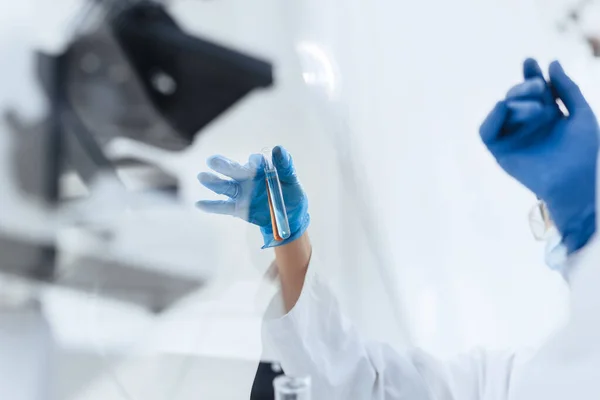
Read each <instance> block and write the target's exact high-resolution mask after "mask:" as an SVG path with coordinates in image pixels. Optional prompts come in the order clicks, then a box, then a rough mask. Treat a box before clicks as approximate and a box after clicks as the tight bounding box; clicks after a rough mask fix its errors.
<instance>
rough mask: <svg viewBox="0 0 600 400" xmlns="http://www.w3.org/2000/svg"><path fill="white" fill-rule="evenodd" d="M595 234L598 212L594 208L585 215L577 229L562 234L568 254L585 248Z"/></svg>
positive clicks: (566, 230) (567, 230)
mask: <svg viewBox="0 0 600 400" xmlns="http://www.w3.org/2000/svg"><path fill="white" fill-rule="evenodd" d="M595 232H596V210H595V207H592V208H591V209H589V210H588V211H587V212H586V213H585V214H584V216H583V218H582V219H581V220H580V221H579V222H578V224H577V227H576V228H575V227H574V228H571V229H565V232H562V243H563V244H564V246H565V247H566V248H567V253H568V254H571V253H574V252H576V251H577V250H580V249H581V248H583V247H584V246H585V245H586V244H587V243H588V242H589V240H590V239H591V237H592V236H593V235H594V233H595Z"/></svg>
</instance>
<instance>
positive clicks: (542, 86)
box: [506, 77, 547, 101]
mask: <svg viewBox="0 0 600 400" xmlns="http://www.w3.org/2000/svg"><path fill="white" fill-rule="evenodd" d="M546 89H547V86H546V82H545V81H544V79H543V78H539V77H536V78H531V79H527V80H526V81H525V82H522V83H519V84H518V85H515V86H513V87H512V88H511V89H510V90H509V91H508V93H507V94H506V99H507V100H516V99H539V100H540V101H541V100H542V99H543V96H544V91H545V90H546Z"/></svg>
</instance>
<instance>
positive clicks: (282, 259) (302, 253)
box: [274, 232, 312, 277]
mask: <svg viewBox="0 0 600 400" xmlns="http://www.w3.org/2000/svg"><path fill="white" fill-rule="evenodd" d="M274 250H275V260H276V264H277V268H278V271H279V275H280V277H284V276H298V275H304V274H306V270H307V269H308V264H309V262H310V257H311V255H312V244H311V243H310V239H309V237H308V233H306V232H305V233H304V234H302V236H300V237H299V238H298V239H297V240H294V241H293V242H289V243H285V244H283V245H281V246H278V247H275V248H274Z"/></svg>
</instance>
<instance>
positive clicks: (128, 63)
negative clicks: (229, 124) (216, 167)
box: [0, 1, 273, 311]
mask: <svg viewBox="0 0 600 400" xmlns="http://www.w3.org/2000/svg"><path fill="white" fill-rule="evenodd" d="M96 3H99V4H98V6H100V7H107V10H105V11H106V13H105V16H104V19H103V21H101V23H100V24H99V25H98V26H97V27H95V28H94V29H93V30H92V31H91V32H89V33H85V34H80V35H78V36H76V37H75V38H74V39H73V41H72V43H71V44H70V45H69V47H68V48H67V49H66V51H65V52H64V53H62V54H59V55H47V54H39V55H38V78H39V80H40V83H41V85H42V86H43V88H44V91H45V93H46V96H47V98H48V102H49V105H50V107H49V115H48V116H47V117H46V118H45V119H44V120H43V121H39V122H33V123H28V122H23V121H19V119H18V118H17V117H15V114H14V113H12V112H7V113H6V116H5V119H6V120H7V122H8V123H9V124H8V125H9V126H10V127H11V129H12V130H13V132H12V134H13V138H14V139H15V142H16V149H15V151H16V152H17V153H16V154H15V155H14V157H15V158H14V160H15V163H13V164H14V165H15V170H17V171H18V173H17V181H18V184H19V186H20V187H21V188H22V189H23V190H24V192H25V194H26V195H28V196H30V197H33V198H35V199H36V200H38V201H40V202H42V203H44V204H47V205H50V206H58V205H59V204H64V202H65V198H64V196H63V194H62V193H61V187H60V179H61V177H62V176H63V175H64V174H65V173H67V172H74V173H76V174H77V175H78V176H79V177H80V178H81V180H82V181H83V183H84V184H86V186H87V187H88V189H90V191H92V190H93V186H92V185H91V183H92V181H93V179H94V177H95V176H97V174H98V173H103V174H104V175H112V176H114V179H115V180H118V177H117V174H116V170H117V168H126V166H127V165H122V164H116V163H114V162H112V161H111V160H109V158H108V157H107V156H106V155H105V153H104V151H103V148H104V146H105V145H106V144H107V143H108V142H109V141H110V140H112V139H113V138H116V137H127V138H131V139H134V140H137V141H139V142H143V143H146V144H149V145H152V146H156V147H160V148H163V149H167V150H182V149H185V148H186V147H188V146H189V145H190V144H191V143H192V142H193V140H194V138H195V136H196V135H197V134H198V133H199V132H200V131H201V130H202V129H203V128H204V127H206V126H207V125H208V124H209V123H210V122H211V121H213V120H214V119H215V118H217V117H218V116H219V115H221V114H222V113H223V112H225V111H226V110H228V109H229V108H230V107H231V106H232V105H234V104H235V103H236V102H238V101H240V100H241V99H242V98H243V97H245V96H246V95H247V94H249V93H250V92H251V91H253V90H255V89H258V88H266V87H269V86H271V85H272V84H273V74H272V66H271V64H270V63H268V62H266V61H263V60H260V59H257V58H255V57H252V56H249V55H246V54H243V53H241V52H238V51H236V50H232V49H229V48H226V47H223V46H221V45H218V44H215V43H212V42H211V41H208V40H205V39H201V38H198V37H195V36H191V35H189V34H187V33H186V32H184V31H183V30H182V29H181V28H180V27H179V26H178V24H177V23H176V22H175V20H174V19H173V18H172V17H171V16H170V15H169V13H168V11H167V10H166V9H165V8H164V6H162V5H161V4H158V3H155V2H152V1H137V2H131V1H127V2H108V1H104V2H102V1H99V2H98V1H96ZM117 4H118V5H117ZM23 160H33V162H32V164H28V165H29V166H30V167H29V168H28V167H27V166H25V169H23V168H24V165H23ZM132 161H133V162H134V163H135V160H129V164H131V162H132ZM32 165H33V166H35V167H33V168H32V167H31V166H32ZM155 172H156V174H159V175H160V174H164V173H163V172H162V171H160V170H158V169H157V170H156V171H155ZM155 181H156V182H165V181H167V182H170V183H169V184H167V185H165V188H164V189H165V190H166V191H168V192H169V193H171V194H174V193H176V191H177V187H176V186H177V183H176V180H175V179H174V178H173V177H170V179H169V178H167V179H164V178H163V179H156V180H155ZM154 189H158V190H160V189H161V188H154ZM123 190H127V188H126V187H125V185H123ZM91 194H93V192H92V193H91ZM0 253H1V254H2V255H3V260H8V263H5V264H4V265H2V266H0V271H4V272H7V273H11V274H16V275H19V276H22V277H25V278H27V279H31V280H34V281H35V280H42V281H44V282H51V283H53V284H58V285H61V284H64V285H66V286H71V287H74V288H77V289H80V290H84V291H85V290H88V289H89V288H92V287H94V285H95V283H97V279H98V277H99V275H101V274H102V273H103V271H104V272H105V273H106V274H109V275H110V276H109V277H105V279H104V281H105V282H111V281H114V282H119V283H120V284H123V285H124V286H125V287H136V284H137V283H138V282H140V281H145V282H146V283H145V284H144V285H145V288H146V290H147V291H148V292H149V293H146V296H142V299H141V300H140V296H137V297H136V298H128V297H127V296H123V293H122V290H116V291H113V293H111V290H110V288H109V287H104V288H103V291H102V293H101V294H102V295H104V296H109V297H116V298H118V299H121V300H125V301H132V302H133V303H136V304H140V305H142V306H145V307H149V308H151V309H152V310H155V311H160V310H163V309H165V308H167V307H168V306H169V305H170V304H172V303H173V302H175V301H176V300H177V299H179V298H181V297H182V296H184V295H186V294H188V293H189V292H190V291H193V290H195V289H196V288H198V287H200V286H201V285H202V282H195V281H191V280H187V281H186V280H182V278H177V277H173V279H169V275H168V274H166V273H165V274H162V273H156V272H153V273H152V274H150V273H148V274H147V275H148V276H146V272H145V271H144V270H143V269H139V268H136V267H135V266H132V265H112V266H111V268H107V266H106V265H102V263H101V262H98V263H97V264H98V265H97V266H93V265H90V267H89V271H92V272H91V273H89V274H87V273H86V272H85V271H86V269H85V268H82V269H81V271H80V273H79V274H78V275H77V278H76V279H75V283H69V282H68V279H66V280H63V278H65V277H61V276H60V273H58V271H57V266H56V253H57V249H56V248H55V247H54V246H51V245H47V246H41V245H34V244H31V243H25V242H21V241H18V240H16V239H12V238H9V237H4V236H2V235H0ZM86 263H87V264H93V263H94V262H93V260H86ZM113 274H115V277H114V278H115V279H113V278H111V277H112V275H113ZM140 274H141V275H140ZM142 275H143V276H142ZM119 276H120V277H121V278H118V279H117V277H119ZM126 276H129V277H131V278H132V282H129V283H128V282H123V281H122V277H126ZM66 278H68V277H66ZM129 285H131V286H129ZM141 289H142V288H140V290H141ZM150 292H156V298H153V295H152V293H150ZM148 296H150V298H148Z"/></svg>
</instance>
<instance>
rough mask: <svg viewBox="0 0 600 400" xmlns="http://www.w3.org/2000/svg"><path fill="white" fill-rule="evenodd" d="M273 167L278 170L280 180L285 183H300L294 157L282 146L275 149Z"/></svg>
mask: <svg viewBox="0 0 600 400" xmlns="http://www.w3.org/2000/svg"><path fill="white" fill-rule="evenodd" d="M273 165H275V168H277V174H278V175H279V180H281V181H282V182H285V183H296V182H298V177H297V176H296V170H295V169H294V162H293V161H292V156H291V155H290V153H288V152H287V150H286V149H285V148H283V147H282V146H275V147H274V148H273Z"/></svg>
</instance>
